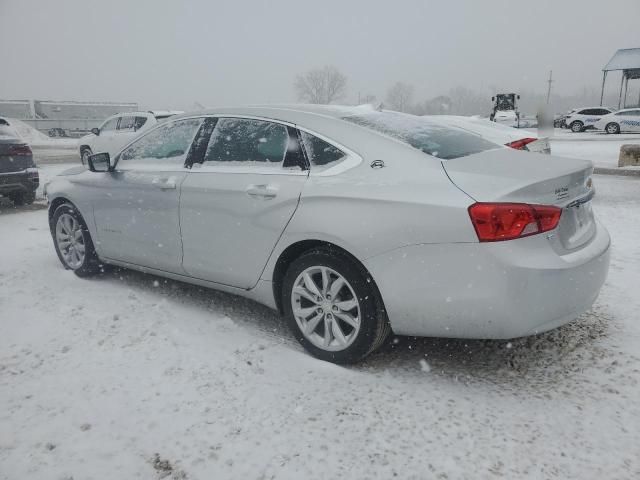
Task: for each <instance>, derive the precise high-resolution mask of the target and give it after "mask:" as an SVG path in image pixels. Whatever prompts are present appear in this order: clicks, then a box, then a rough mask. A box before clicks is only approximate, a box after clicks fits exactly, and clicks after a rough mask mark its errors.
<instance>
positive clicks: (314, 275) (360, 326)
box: [282, 248, 391, 364]
mask: <svg viewBox="0 0 640 480" xmlns="http://www.w3.org/2000/svg"><path fill="white" fill-rule="evenodd" d="M282 305H283V306H284V312H285V317H286V319H287V323H288V324H289V328H291V331H292V332H293V334H294V335H295V337H296V339H297V340H298V341H299V342H300V343H301V344H302V346H303V347H304V348H305V349H306V350H307V351H308V352H309V353H311V354H312V355H313V356H315V357H317V358H319V359H321V360H325V361H329V362H333V363H338V364H348V363H355V362H358V361H359V360H362V359H363V358H364V357H366V356H367V355H369V354H370V353H371V352H373V351H374V350H376V349H377V348H378V347H380V346H381V345H382V343H383V342H384V340H385V339H386V338H387V337H388V335H389V333H390V331H391V328H390V326H389V322H388V320H387V316H386V313H385V311H384V306H383V303H382V299H381V297H380V294H379V292H378V289H377V287H376V286H375V283H374V282H373V279H372V278H371V276H370V275H369V274H368V273H367V272H366V270H365V269H364V268H363V267H362V266H361V265H359V264H358V263H357V262H356V261H355V260H354V259H352V258H351V257H350V256H349V255H347V254H346V253H343V252H341V251H338V250H336V249H331V248H317V249H313V250H309V251H307V252H305V253H303V254H302V255H301V256H300V257H299V258H297V259H296V260H295V261H294V262H293V263H292V264H291V265H290V266H289V269H288V270H287V273H286V274H285V277H284V281H283V289H282Z"/></svg>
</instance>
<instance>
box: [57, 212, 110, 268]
mask: <svg viewBox="0 0 640 480" xmlns="http://www.w3.org/2000/svg"><path fill="white" fill-rule="evenodd" d="M65 213H68V214H70V215H71V216H72V217H74V218H75V219H76V221H77V222H78V223H80V226H81V227H82V237H83V240H84V246H85V255H84V259H83V261H82V265H80V266H79V267H78V268H75V269H74V268H71V267H70V266H69V265H67V262H65V260H64V257H63V256H62V253H61V252H60V248H59V247H58V242H57V240H56V225H57V223H58V219H59V218H60V217H61V216H62V215H63V214H65ZM50 228H51V237H52V238H53V245H54V248H55V250H56V254H57V255H58V258H59V259H60V263H62V265H63V266H64V268H65V269H67V270H72V271H73V272H74V273H75V274H76V275H78V276H80V277H84V276H88V275H92V274H94V273H96V272H97V271H98V270H99V268H100V267H99V261H98V256H97V255H96V252H95V249H94V246H93V241H92V240H91V234H90V233H89V229H88V228H87V224H86V223H85V221H84V219H83V218H82V215H80V212H78V210H77V208H76V207H74V206H73V205H71V204H70V203H64V204H62V205H60V206H59V207H58V208H56V210H55V212H53V217H51V225H50Z"/></svg>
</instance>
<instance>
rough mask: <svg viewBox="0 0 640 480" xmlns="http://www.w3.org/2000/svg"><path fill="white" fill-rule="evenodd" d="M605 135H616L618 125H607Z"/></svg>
mask: <svg viewBox="0 0 640 480" xmlns="http://www.w3.org/2000/svg"><path fill="white" fill-rule="evenodd" d="M607 133H618V125H616V124H615V123H610V124H609V125H607Z"/></svg>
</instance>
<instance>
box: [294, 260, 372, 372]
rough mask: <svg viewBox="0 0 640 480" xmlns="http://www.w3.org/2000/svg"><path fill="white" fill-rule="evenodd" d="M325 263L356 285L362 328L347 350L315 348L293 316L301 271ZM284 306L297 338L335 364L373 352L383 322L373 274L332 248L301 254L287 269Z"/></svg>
mask: <svg viewBox="0 0 640 480" xmlns="http://www.w3.org/2000/svg"><path fill="white" fill-rule="evenodd" d="M313 266H325V267H329V268H331V269H332V270H335V271H336V272H338V273H339V274H340V275H342V276H343V277H344V278H345V279H346V280H347V281H348V282H349V284H350V285H351V288H353V291H354V293H355V294H356V296H357V298H358V302H359V304H360V318H361V324H360V331H359V332H358V336H357V337H356V339H355V341H354V342H353V343H352V344H351V345H349V346H348V347H347V348H346V349H345V350H341V351H338V352H330V351H326V350H323V349H321V348H318V347H316V346H315V345H314V344H313V343H311V342H310V341H309V340H308V339H307V338H306V337H305V336H304V335H303V334H302V332H301V331H300V327H298V323H297V322H296V319H295V317H294V315H293V311H292V306H291V291H292V289H293V284H294V282H295V280H296V278H297V277H298V275H300V273H301V272H302V271H304V270H306V269H307V268H309V267H313ZM282 305H283V310H284V314H285V318H286V321H287V323H288V325H289V328H290V329H291V331H292V332H293V334H294V336H295V337H296V339H297V340H298V341H299V342H300V343H301V344H302V346H303V347H304V348H305V349H306V350H307V351H309V352H310V353H311V354H312V355H313V356H315V357H317V358H319V359H321V360H326V361H329V362H333V363H344V364H347V363H354V362H357V361H358V360H361V359H362V358H363V357H365V356H366V355H367V354H369V353H370V352H371V349H372V346H373V345H374V343H375V342H376V340H377V334H378V330H379V328H380V327H379V323H380V321H381V320H380V315H381V314H380V308H379V304H378V294H377V290H376V289H375V285H374V284H373V279H372V278H371V276H370V275H368V274H367V273H366V272H364V271H363V269H362V268H360V267H359V266H358V265H357V264H356V263H355V262H354V261H353V260H351V259H350V258H349V257H348V256H347V255H345V254H343V253H341V252H338V251H331V250H329V249H319V250H312V251H310V252H307V253H305V254H303V255H301V256H300V257H299V258H298V259H297V260H295V261H294V262H293V263H292V264H291V265H290V266H289V269H288V270H287V273H286V274H285V277H284V280H283V288H282Z"/></svg>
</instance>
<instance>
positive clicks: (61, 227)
mask: <svg viewBox="0 0 640 480" xmlns="http://www.w3.org/2000/svg"><path fill="white" fill-rule="evenodd" d="M56 243H57V245H58V249H59V250H60V254H61V255H62V258H63V259H64V262H65V263H66V264H67V266H68V267H69V268H71V269H73V270H75V269H77V268H80V267H81V266H82V264H83V262H84V257H85V250H86V248H85V244H84V236H83V235H82V227H81V226H80V222H78V220H77V219H75V218H74V217H73V216H72V215H70V214H68V213H63V214H62V215H60V217H59V218H58V222H57V223H56Z"/></svg>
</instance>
